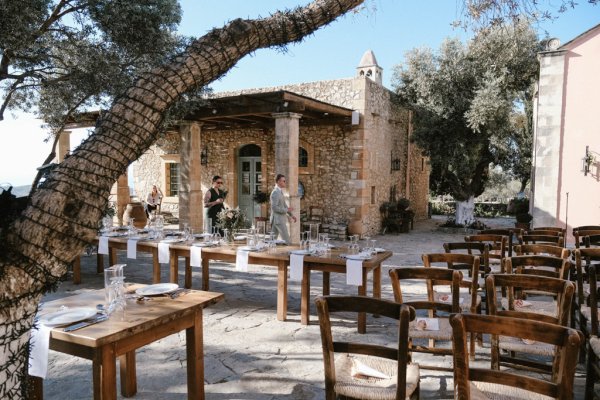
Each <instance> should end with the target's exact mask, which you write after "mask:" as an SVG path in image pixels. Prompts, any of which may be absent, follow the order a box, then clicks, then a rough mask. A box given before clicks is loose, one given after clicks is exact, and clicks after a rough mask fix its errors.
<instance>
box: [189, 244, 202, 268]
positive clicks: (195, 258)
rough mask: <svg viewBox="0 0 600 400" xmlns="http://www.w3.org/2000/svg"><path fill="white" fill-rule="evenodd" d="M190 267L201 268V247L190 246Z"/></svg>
mask: <svg viewBox="0 0 600 400" xmlns="http://www.w3.org/2000/svg"><path fill="white" fill-rule="evenodd" d="M190 266H191V267H201V266H202V247H199V246H192V247H190Z"/></svg>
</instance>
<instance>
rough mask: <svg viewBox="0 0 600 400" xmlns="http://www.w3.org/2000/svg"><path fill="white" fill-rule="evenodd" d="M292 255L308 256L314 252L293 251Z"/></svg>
mask: <svg viewBox="0 0 600 400" xmlns="http://www.w3.org/2000/svg"><path fill="white" fill-rule="evenodd" d="M290 254H300V255H303V256H306V255H311V254H313V252H312V251H311V250H291V251H290Z"/></svg>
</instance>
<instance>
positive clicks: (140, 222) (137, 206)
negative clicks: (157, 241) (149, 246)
mask: <svg viewBox="0 0 600 400" xmlns="http://www.w3.org/2000/svg"><path fill="white" fill-rule="evenodd" d="M131 218H134V220H133V225H134V226H135V227H136V228H139V229H141V228H143V227H145V226H146V222H147V221H148V217H146V211H145V210H144V205H143V204H142V203H141V202H133V203H127V207H126V208H125V212H124V213H123V225H129V220H130V219H131Z"/></svg>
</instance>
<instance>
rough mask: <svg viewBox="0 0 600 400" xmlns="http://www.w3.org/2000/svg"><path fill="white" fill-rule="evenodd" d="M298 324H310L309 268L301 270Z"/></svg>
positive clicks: (305, 266) (305, 267)
mask: <svg viewBox="0 0 600 400" xmlns="http://www.w3.org/2000/svg"><path fill="white" fill-rule="evenodd" d="M300 323H301V324H302V325H308V324H309V323H310V267H309V266H308V265H304V267H303V268H302V283H301V285H300Z"/></svg>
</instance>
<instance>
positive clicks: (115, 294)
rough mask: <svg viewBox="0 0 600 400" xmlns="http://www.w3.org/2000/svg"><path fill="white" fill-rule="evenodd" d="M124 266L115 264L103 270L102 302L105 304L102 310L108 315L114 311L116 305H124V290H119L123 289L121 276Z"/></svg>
mask: <svg viewBox="0 0 600 400" xmlns="http://www.w3.org/2000/svg"><path fill="white" fill-rule="evenodd" d="M125 265H126V264H115V265H113V266H111V267H108V268H105V269H104V300H105V302H106V306H105V307H104V308H105V310H107V313H108V314H110V313H111V312H112V311H113V310H114V309H115V306H116V304H117V303H119V302H123V303H124V301H125V300H124V297H123V293H124V290H121V289H123V282H124V280H125V277H124V275H123V267H125Z"/></svg>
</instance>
